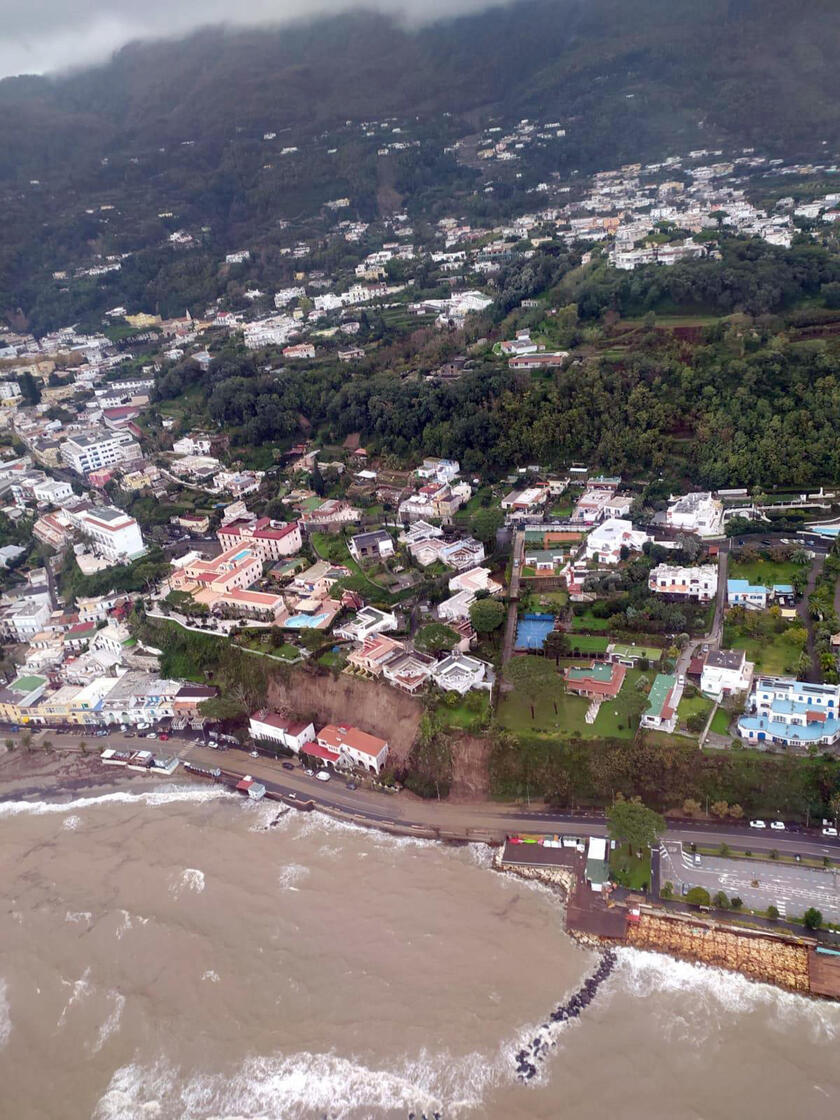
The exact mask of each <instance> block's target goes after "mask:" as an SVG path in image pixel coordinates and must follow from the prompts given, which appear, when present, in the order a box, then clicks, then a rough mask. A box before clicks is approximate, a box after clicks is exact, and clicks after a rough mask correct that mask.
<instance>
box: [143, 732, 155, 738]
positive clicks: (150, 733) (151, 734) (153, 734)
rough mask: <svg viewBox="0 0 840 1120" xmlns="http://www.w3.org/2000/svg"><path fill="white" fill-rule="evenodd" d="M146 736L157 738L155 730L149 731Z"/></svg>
mask: <svg viewBox="0 0 840 1120" xmlns="http://www.w3.org/2000/svg"><path fill="white" fill-rule="evenodd" d="M146 738H147V739H157V732H156V731H150V732H149V734H148V735H147V736H146Z"/></svg>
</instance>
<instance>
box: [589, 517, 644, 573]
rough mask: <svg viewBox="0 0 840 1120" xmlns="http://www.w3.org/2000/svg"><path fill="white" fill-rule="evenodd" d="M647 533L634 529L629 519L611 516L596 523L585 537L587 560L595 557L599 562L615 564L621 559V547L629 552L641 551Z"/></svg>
mask: <svg viewBox="0 0 840 1120" xmlns="http://www.w3.org/2000/svg"><path fill="white" fill-rule="evenodd" d="M646 540H648V535H647V533H646V532H644V530H642V529H634V528H633V524H632V522H630V521H622V520H621V519H620V518H618V517H611V518H609V519H608V520H607V521H604V522H602V523H601V524H600V525H598V526H597V527H596V528H595V529H593V530H592V532H591V533H590V534H589V536H588V537H587V538H586V558H587V560H591V559H594V558H595V557H597V559H598V563H600V564H617V563H618V562H619V560H620V559H621V550H622V548H627V549H629V551H630V552H641V551H642V545H643V544H644V543H645V541H646Z"/></svg>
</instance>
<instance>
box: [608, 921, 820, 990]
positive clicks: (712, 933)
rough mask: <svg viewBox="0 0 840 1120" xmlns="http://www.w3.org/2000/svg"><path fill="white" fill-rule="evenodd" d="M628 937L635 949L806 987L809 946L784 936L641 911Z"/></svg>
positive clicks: (783, 985)
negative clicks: (720, 926)
mask: <svg viewBox="0 0 840 1120" xmlns="http://www.w3.org/2000/svg"><path fill="white" fill-rule="evenodd" d="M627 943H628V945H633V946H635V947H636V948H637V949H657V950H660V951H661V952H664V953H670V954H671V955H672V956H675V957H682V958H683V959H685V960H690V961H699V962H700V963H702V964H708V965H714V966H716V967H717V968H727V969H730V970H731V971H733V972H741V973H743V974H744V975H745V976H749V977H750V978H751V979H753V980H762V981H764V982H765V983H768V984H776V985H777V986H778V987H781V988H789V989H790V990H792V991H795V992H807V991H809V988H810V983H809V976H808V949H807V947H806V946H805V945H797V944H794V943H793V942H789V941H784V940H782V939H781V938H774V937H765V936H762V935H761V934H752V933H750V932H749V931H746V930H745V931H744V932H743V933H736V932H734V931H732V930H728V929H721V928H719V927H716V926H715V925H713V924H708V925H707V924H705V923H702V922H693V921H681V920H679V919H675V918H666V917H660V916H657V915H653V914H645V913H643V914H642V916H641V920H640V921H639V922H638V924H633V923H631V924H629V925H628V929H627Z"/></svg>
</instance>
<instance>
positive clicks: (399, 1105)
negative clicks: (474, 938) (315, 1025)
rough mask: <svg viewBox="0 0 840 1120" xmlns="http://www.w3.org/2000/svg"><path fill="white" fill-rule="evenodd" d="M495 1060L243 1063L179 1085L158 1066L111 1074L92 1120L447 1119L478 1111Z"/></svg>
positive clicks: (311, 1057) (494, 1076)
mask: <svg viewBox="0 0 840 1120" xmlns="http://www.w3.org/2000/svg"><path fill="white" fill-rule="evenodd" d="M502 1076H503V1075H502V1055H501V1054H500V1055H499V1056H498V1058H497V1060H495V1061H493V1060H490V1061H488V1059H487V1057H486V1056H485V1055H482V1054H477V1053H473V1054H468V1055H466V1056H464V1057H460V1058H454V1057H452V1056H451V1055H449V1054H435V1055H431V1054H429V1053H427V1052H425V1051H424V1052H421V1053H420V1054H419V1055H418V1056H417V1057H416V1058H413V1059H405V1060H403V1061H402V1062H401V1063H400V1065H399V1067H398V1068H396V1069H394V1070H378V1069H371V1068H370V1067H368V1066H366V1065H364V1064H363V1063H361V1062H355V1061H353V1060H351V1059H348V1058H341V1057H338V1056H336V1055H335V1054H310V1053H308V1052H305V1051H304V1052H302V1053H299V1054H294V1055H290V1056H288V1057H271V1058H251V1059H249V1060H247V1061H246V1062H244V1063H243V1064H242V1065H241V1066H240V1067H239V1068H238V1069H237V1070H236V1071H235V1072H234V1074H233V1075H232V1076H227V1075H224V1074H205V1075H202V1074H198V1075H195V1076H193V1077H190V1078H188V1079H186V1080H182V1079H181V1077H180V1075H179V1071H178V1070H176V1069H174V1068H173V1067H171V1066H169V1065H167V1064H166V1063H165V1062H163V1061H160V1062H158V1063H156V1064H155V1065H153V1066H146V1067H144V1066H139V1065H128V1066H124V1067H122V1068H121V1069H119V1070H117V1071H116V1073H115V1074H114V1076H113V1077H112V1079H111V1083H110V1085H109V1086H108V1089H107V1090H106V1092H105V1093H104V1094H103V1096H102V1097H101V1098H100V1100H99V1102H98V1104H97V1106H96V1109H95V1111H94V1114H93V1120H129V1118H131V1120H134V1118H136V1117H141V1116H144V1115H146V1116H155V1117H156V1118H159V1120H175V1118H176V1117H178V1118H180V1117H184V1116H189V1117H190V1120H210V1118H212V1120H233V1118H234V1117H235V1118H236V1120H281V1118H282V1120H309V1118H312V1117H315V1116H317V1117H318V1118H319V1120H320V1118H321V1117H326V1118H327V1120H368V1118H369V1117H370V1116H371V1114H372V1112H373V1111H374V1110H375V1111H376V1113H377V1114H380V1115H386V1114H392V1115H394V1116H395V1117H400V1118H401V1120H402V1118H404V1117H405V1116H407V1115H408V1113H409V1112H410V1111H412V1110H415V1111H416V1112H417V1113H418V1115H419V1113H420V1112H422V1111H425V1112H426V1113H427V1114H429V1115H431V1114H432V1113H433V1112H434V1111H435V1110H436V1109H440V1110H441V1111H442V1112H445V1115H446V1117H447V1120H450V1118H453V1117H458V1116H459V1115H463V1114H464V1113H465V1112H469V1111H473V1110H475V1109H477V1108H480V1107H481V1104H482V1101H483V1100H484V1097H485V1096H486V1094H487V1092H488V1091H489V1090H490V1089H491V1088H492V1087H493V1086H494V1085H495V1084H497V1083H498V1082H499V1081H500V1080H501V1079H502Z"/></svg>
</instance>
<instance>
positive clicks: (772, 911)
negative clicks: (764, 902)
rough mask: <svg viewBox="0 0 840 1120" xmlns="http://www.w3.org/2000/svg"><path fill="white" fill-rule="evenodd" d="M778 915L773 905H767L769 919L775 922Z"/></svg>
mask: <svg viewBox="0 0 840 1120" xmlns="http://www.w3.org/2000/svg"><path fill="white" fill-rule="evenodd" d="M778 916H779V911H778V909H777V908H776V907H775V906H772V905H771V906H768V907H767V917H768V918H769V919H770V920H771V921H773V922H775V920H776V919H777V918H778Z"/></svg>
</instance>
